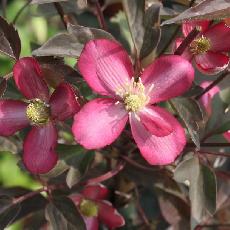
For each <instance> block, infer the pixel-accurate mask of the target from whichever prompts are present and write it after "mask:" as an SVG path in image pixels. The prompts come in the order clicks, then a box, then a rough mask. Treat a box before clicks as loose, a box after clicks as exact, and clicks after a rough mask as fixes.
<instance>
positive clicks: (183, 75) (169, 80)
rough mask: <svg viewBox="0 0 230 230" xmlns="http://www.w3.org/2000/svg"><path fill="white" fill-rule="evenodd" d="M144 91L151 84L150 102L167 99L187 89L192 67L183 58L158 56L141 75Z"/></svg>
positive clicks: (192, 76)
mask: <svg viewBox="0 0 230 230" xmlns="http://www.w3.org/2000/svg"><path fill="white" fill-rule="evenodd" d="M141 78H142V82H143V83H144V85H145V87H146V91H149V89H150V88H151V87H152V86H153V90H151V92H150V94H149V96H150V98H151V100H150V103H156V102H160V101H165V100H168V99H170V98H172V97H176V96H179V95H181V94H183V93H184V92H185V91H187V90H188V89H189V88H190V87H191V84H192V82H193V79H194V69H193V67H192V65H191V64H190V63H189V62H188V61H187V60H185V59H184V58H182V57H180V56H176V55H168V56H164V57H160V58H158V59H157V60H156V61H155V62H154V63H153V64H151V65H149V66H148V67H147V68H146V69H145V70H144V73H143V75H142V77H141Z"/></svg>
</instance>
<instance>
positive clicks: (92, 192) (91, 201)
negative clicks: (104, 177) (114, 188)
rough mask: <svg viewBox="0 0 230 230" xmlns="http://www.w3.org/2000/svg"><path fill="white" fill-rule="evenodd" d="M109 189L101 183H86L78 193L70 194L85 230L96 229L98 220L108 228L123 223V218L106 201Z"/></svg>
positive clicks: (113, 227) (116, 226)
mask: <svg viewBox="0 0 230 230" xmlns="http://www.w3.org/2000/svg"><path fill="white" fill-rule="evenodd" d="M108 194H109V190H108V189H107V188H106V187H105V186H103V185H102V184H92V185H87V186H85V187H84V189H83V190H82V191H81V193H80V194H73V195H71V197H70V198H71V199H72V200H73V202H74V203H75V204H76V206H77V207H78V209H79V211H80V212H81V214H82V216H83V218H84V220H85V223H86V227H87V230H98V229H99V222H102V223H103V224H105V225H106V226H107V227H108V228H109V229H115V228H118V227H121V226H123V225H124V224H125V220H124V218H123V217H122V216H121V215H120V214H119V213H118V212H117V210H116V209H115V208H114V207H113V206H112V204H111V203H110V202H109V201H107V200H106V199H107V198H108Z"/></svg>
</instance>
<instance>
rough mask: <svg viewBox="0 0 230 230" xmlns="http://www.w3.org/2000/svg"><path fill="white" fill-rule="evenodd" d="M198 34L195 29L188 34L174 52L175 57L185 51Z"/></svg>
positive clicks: (198, 31)
mask: <svg viewBox="0 0 230 230" xmlns="http://www.w3.org/2000/svg"><path fill="white" fill-rule="evenodd" d="M199 33H200V30H198V29H197V28H196V27H195V28H194V29H193V30H192V31H191V32H190V33H189V34H188V36H187V37H186V38H185V39H184V40H183V41H182V43H181V44H180V45H179V47H178V48H177V49H176V50H175V52H174V54H175V55H181V54H183V52H184V51H185V49H186V48H187V47H188V46H189V45H190V44H191V42H192V41H193V40H194V38H195V37H196V36H197V35H198V34H199Z"/></svg>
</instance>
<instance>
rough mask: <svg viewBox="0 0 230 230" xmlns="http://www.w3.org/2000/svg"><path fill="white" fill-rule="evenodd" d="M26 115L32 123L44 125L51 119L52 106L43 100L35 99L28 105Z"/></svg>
mask: <svg viewBox="0 0 230 230" xmlns="http://www.w3.org/2000/svg"><path fill="white" fill-rule="evenodd" d="M26 116H27V117H28V119H29V120H30V121H31V122H32V123H34V124H36V125H43V124H45V123H47V121H48V120H49V117H50V108H49V106H48V105H47V104H46V103H45V102H43V101H42V100H40V99H35V100H33V101H32V102H31V103H30V104H29V105H28V106H27V108H26Z"/></svg>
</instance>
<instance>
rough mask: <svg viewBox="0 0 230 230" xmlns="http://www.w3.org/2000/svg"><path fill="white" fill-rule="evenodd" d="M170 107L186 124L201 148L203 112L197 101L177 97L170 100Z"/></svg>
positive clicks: (194, 140) (196, 143)
mask: <svg viewBox="0 0 230 230" xmlns="http://www.w3.org/2000/svg"><path fill="white" fill-rule="evenodd" d="M170 105H171V106H172V108H173V109H174V110H175V111H176V113H177V114H178V115H179V117H180V118H181V119H182V121H183V122H184V124H185V126H186V128H187V130H188V132H189V134H190V136H191V139H192V141H193V142H194V144H195V145H196V146H197V148H198V149H199V148H200V138H199V126H200V124H201V123H202V122H203V112H202V110H201V108H200V106H199V104H198V102H196V101H195V100H193V99H191V98H182V97H177V98H174V99H172V100H170Z"/></svg>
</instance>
